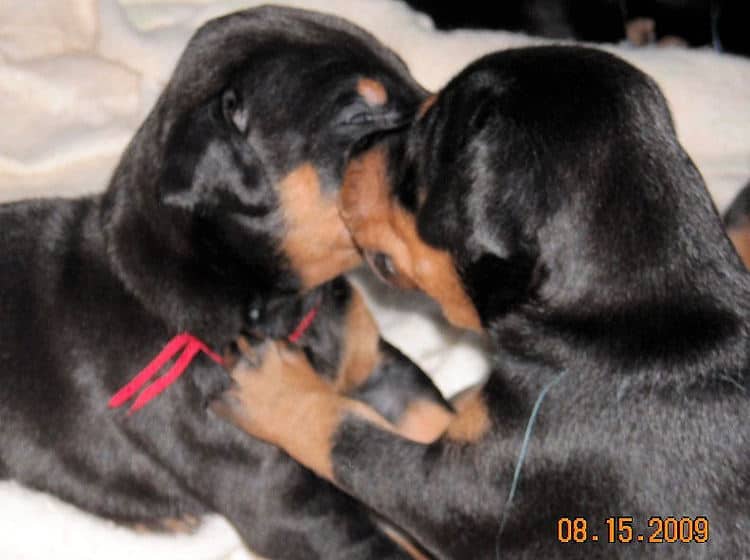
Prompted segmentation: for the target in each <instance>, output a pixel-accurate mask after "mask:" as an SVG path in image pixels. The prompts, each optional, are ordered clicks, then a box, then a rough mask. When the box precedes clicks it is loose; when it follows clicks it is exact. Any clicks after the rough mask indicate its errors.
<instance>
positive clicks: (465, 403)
mask: <svg viewBox="0 0 750 560" xmlns="http://www.w3.org/2000/svg"><path fill="white" fill-rule="evenodd" d="M453 407H454V408H455V409H456V419H455V420H454V421H453V422H451V424H450V426H448V429H447V430H446V432H445V435H446V437H447V438H448V439H450V440H454V441H461V442H474V441H477V440H479V438H481V437H482V436H483V435H484V434H486V433H487V431H488V430H489V429H490V417H489V414H488V411H487V405H486V404H485V403H484V399H482V395H481V392H480V391H479V390H474V391H469V392H467V393H465V394H462V395H461V396H460V397H459V398H458V399H456V401H455V402H454V403H453Z"/></svg>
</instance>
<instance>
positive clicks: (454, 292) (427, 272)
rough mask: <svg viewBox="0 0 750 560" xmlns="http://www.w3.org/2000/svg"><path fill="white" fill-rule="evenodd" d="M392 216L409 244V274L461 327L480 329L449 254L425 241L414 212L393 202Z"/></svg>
mask: <svg viewBox="0 0 750 560" xmlns="http://www.w3.org/2000/svg"><path fill="white" fill-rule="evenodd" d="M391 216H392V224H393V228H394V229H395V230H396V231H397V232H398V236H399V237H400V238H401V239H402V240H404V242H405V243H406V245H407V248H408V252H409V261H410V265H409V266H410V268H411V270H410V271H409V276H410V277H411V278H412V280H413V281H414V283H415V284H416V285H417V286H419V288H420V289H421V290H422V291H424V292H426V293H427V294H429V295H430V296H432V297H433V298H434V299H435V300H437V302H438V303H440V307H441V308H442V310H443V314H444V315H445V317H446V319H448V321H450V322H451V323H453V324H454V325H456V326H458V327H463V328H465V329H471V330H473V331H477V332H479V331H481V330H482V324H481V321H480V320H479V315H478V313H477V311H476V309H475V308H474V304H473V303H472V302H471V300H470V299H469V296H468V295H466V292H465V291H464V289H463V284H462V282H461V279H460V278H459V276H458V273H457V272H456V266H455V264H454V262H453V258H452V257H451V256H450V254H449V253H448V252H447V251H443V250H441V249H436V248H434V247H431V246H429V245H427V244H426V243H424V242H423V241H422V240H421V239H420V238H419V234H418V233H417V227H416V223H415V221H414V216H413V215H411V214H409V213H407V212H406V211H405V210H404V209H402V208H400V207H398V206H395V205H394V208H393V209H392V214H391Z"/></svg>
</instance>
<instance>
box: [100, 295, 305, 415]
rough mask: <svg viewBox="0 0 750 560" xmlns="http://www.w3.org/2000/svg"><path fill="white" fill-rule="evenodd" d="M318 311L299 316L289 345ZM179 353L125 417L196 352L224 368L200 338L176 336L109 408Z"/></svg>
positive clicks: (169, 381)
mask: <svg viewBox="0 0 750 560" xmlns="http://www.w3.org/2000/svg"><path fill="white" fill-rule="evenodd" d="M318 308H319V305H316V306H315V307H313V308H312V309H311V310H310V311H308V312H307V313H306V314H305V316H304V317H302V320H300V322H299V324H298V325H297V327H296V328H295V329H294V330H293V331H292V334H290V335H289V336H288V337H287V340H289V342H291V343H293V344H295V343H297V342H298V341H299V339H300V338H302V335H304V334H305V332H306V331H307V329H309V328H310V325H312V322H313V321H314V320H315V316H316V315H317V314H318ZM180 350H182V353H181V354H180V356H179V357H178V358H177V359H176V360H175V362H174V364H172V366H171V367H170V368H169V369H168V370H167V372H166V373H165V374H164V375H162V376H161V377H159V378H158V379H157V380H156V381H154V382H153V383H152V384H151V385H149V386H148V387H146V388H145V389H144V390H143V391H141V393H140V394H139V395H138V397H137V398H136V399H135V401H134V402H133V404H132V405H131V406H130V409H129V410H128V415H130V414H132V413H134V412H135V411H137V410H140V409H141V408H143V407H144V406H146V404H148V402H149V401H151V400H153V399H155V398H156V397H157V396H159V395H160V394H161V393H162V392H164V390H166V388H167V387H169V386H170V385H172V383H174V382H175V381H177V379H178V378H179V377H180V376H181V375H182V374H183V373H185V370H186V369H187V368H188V367H189V366H190V364H191V363H192V362H193V360H194V359H195V357H196V356H197V355H198V353H199V352H203V353H204V354H206V355H207V356H208V357H209V358H211V359H212V360H213V361H214V362H216V363H217V364H219V365H223V363H224V360H223V359H222V357H221V356H219V355H218V354H217V353H216V352H214V351H213V350H211V349H210V348H209V347H208V345H206V343H205V342H203V341H201V340H200V339H199V338H197V337H195V336H193V335H192V334H190V333H182V334H178V335H177V336H175V337H174V338H173V339H172V340H170V341H169V342H168V343H167V345H166V346H164V348H163V349H162V351H161V352H159V354H158V355H157V356H156V357H155V358H154V359H153V360H151V362H149V364H148V365H147V366H146V367H145V368H143V369H142V370H141V371H140V372H138V375H136V376H135V377H134V378H133V379H131V380H130V381H129V382H128V383H127V384H126V385H124V386H123V387H122V388H121V389H120V390H119V391H117V392H116V393H115V394H114V395H112V398H110V399H109V403H108V405H109V408H118V407H120V406H122V405H124V404H125V403H126V402H128V401H129V400H130V399H131V398H132V397H133V395H135V394H136V393H137V392H138V391H139V390H140V389H141V387H143V386H144V385H145V384H146V383H148V381H149V380H150V379H151V378H152V377H154V376H155V375H156V374H157V373H159V371H161V369H162V368H163V367H164V366H165V365H166V363H167V362H169V361H170V360H171V359H172V358H174V357H175V356H176V355H177V353H178V352H180Z"/></svg>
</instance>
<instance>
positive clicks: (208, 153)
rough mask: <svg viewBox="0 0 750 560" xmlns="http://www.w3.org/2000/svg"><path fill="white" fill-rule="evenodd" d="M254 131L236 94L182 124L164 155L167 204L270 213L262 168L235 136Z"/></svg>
mask: <svg viewBox="0 0 750 560" xmlns="http://www.w3.org/2000/svg"><path fill="white" fill-rule="evenodd" d="M224 119H227V122H224ZM248 127H249V124H248V115H247V112H246V110H245V109H243V108H241V107H240V104H239V103H238V100H237V97H236V94H235V93H234V92H233V90H227V91H226V92H225V93H224V94H223V95H222V96H221V98H220V99H217V100H215V101H214V102H213V103H207V104H206V105H204V106H203V107H200V108H199V109H198V110H196V111H193V112H192V113H188V114H186V115H185V116H183V118H181V119H180V120H178V121H177V122H176V123H175V125H174V126H173V128H172V130H171V131H170V134H169V137H168V139H167V143H166V147H165V150H164V161H163V163H162V166H161V174H160V177H159V198H160V201H161V203H162V204H164V205H166V206H171V207H176V208H182V209H184V210H188V211H194V210H196V209H198V208H200V209H201V210H202V211H207V210H220V211H222V212H238V213H242V214H245V215H262V214H266V213H268V212H269V211H270V210H271V207H272V203H273V197H272V196H271V195H270V194H269V192H268V191H269V187H268V185H267V182H266V180H265V178H264V174H263V172H262V164H261V162H260V160H259V158H258V157H257V156H256V154H255V152H254V151H253V150H252V148H251V147H250V145H249V143H248V142H247V140H246V139H245V137H244V136H243V135H242V134H237V133H236V132H235V129H236V130H237V131H239V130H244V131H246V130H247V129H248Z"/></svg>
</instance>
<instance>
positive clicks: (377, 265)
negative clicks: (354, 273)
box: [365, 251, 396, 283]
mask: <svg viewBox="0 0 750 560" xmlns="http://www.w3.org/2000/svg"><path fill="white" fill-rule="evenodd" d="M365 258H366V259H367V262H368V264H369V265H370V268H372V269H373V270H374V271H375V273H376V274H377V275H378V276H379V277H380V279H381V280H383V281H384V282H388V283H390V282H392V281H393V279H394V278H395V277H396V267H395V265H394V264H393V259H391V257H389V256H388V255H386V254H385V253H374V252H370V251H367V252H366V253H365Z"/></svg>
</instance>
